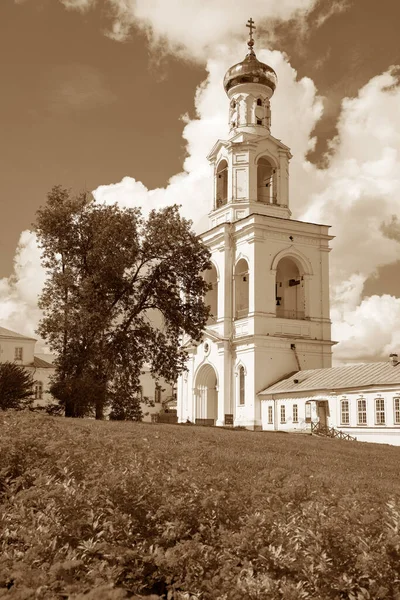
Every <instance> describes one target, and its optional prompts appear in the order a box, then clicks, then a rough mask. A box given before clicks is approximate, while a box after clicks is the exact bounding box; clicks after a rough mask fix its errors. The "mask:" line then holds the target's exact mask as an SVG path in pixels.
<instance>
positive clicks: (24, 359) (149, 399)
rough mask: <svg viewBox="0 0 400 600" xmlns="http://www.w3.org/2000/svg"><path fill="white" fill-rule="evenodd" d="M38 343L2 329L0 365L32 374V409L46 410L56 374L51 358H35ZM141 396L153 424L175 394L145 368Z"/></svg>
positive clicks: (144, 415) (42, 355) (51, 400)
mask: <svg viewBox="0 0 400 600" xmlns="http://www.w3.org/2000/svg"><path fill="white" fill-rule="evenodd" d="M35 346H36V339H35V338H31V337H27V336H25V335H22V334H21V333H16V332H15V331H11V330H10V329H6V328H5V327H0V362H7V361H8V362H14V363H16V364H18V365H21V366H23V367H24V368H25V369H26V370H27V371H29V372H30V373H31V374H32V377H33V380H34V382H35V383H34V389H33V407H45V406H46V405H48V404H50V403H51V402H53V401H54V398H53V397H52V395H51V394H50V392H49V387H50V377H51V376H52V375H54V373H55V367H54V365H53V364H52V359H53V357H52V355H51V354H49V355H45V354H35ZM140 386H141V387H140V393H141V396H142V397H143V399H145V401H144V402H142V404H141V407H142V412H143V420H144V421H151V415H153V414H157V413H159V412H160V411H161V410H162V409H163V408H164V407H167V406H169V407H171V406H172V405H173V404H174V400H175V390H174V388H173V386H171V384H168V383H167V382H165V381H164V380H162V379H161V380H159V381H155V379H154V377H153V376H152V374H151V373H150V368H149V367H148V366H147V365H145V366H144V367H143V371H142V374H141V375H140Z"/></svg>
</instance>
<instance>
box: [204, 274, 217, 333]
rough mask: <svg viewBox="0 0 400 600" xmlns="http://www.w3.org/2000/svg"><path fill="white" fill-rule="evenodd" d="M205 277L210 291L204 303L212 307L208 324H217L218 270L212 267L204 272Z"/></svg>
mask: <svg viewBox="0 0 400 600" xmlns="http://www.w3.org/2000/svg"><path fill="white" fill-rule="evenodd" d="M203 277H204V279H205V280H206V282H207V283H208V284H209V285H210V289H209V290H208V292H206V296H205V298H204V302H205V304H206V306H209V307H210V311H211V314H210V317H209V319H208V324H210V323H215V322H216V320H217V318H218V274H217V269H216V268H215V266H214V265H212V267H211V269H208V270H207V271H204V273H203Z"/></svg>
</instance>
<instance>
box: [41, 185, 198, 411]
mask: <svg viewBox="0 0 400 600" xmlns="http://www.w3.org/2000/svg"><path fill="white" fill-rule="evenodd" d="M36 233H37V236H38V240H39V243H40V246H41V248H42V262H43V265H44V267H45V269H46V271H47V280H46V283H45V286H44V290H43V293H42V295H41V297H40V303H39V306H40V308H42V310H43V313H44V317H43V319H42V321H41V322H40V325H39V328H38V333H39V334H40V335H41V336H42V337H43V338H44V339H45V340H46V341H47V342H48V344H49V346H50V347H51V349H52V351H53V352H55V353H56V355H57V359H56V363H55V364H56V378H55V380H54V382H53V384H54V385H53V388H52V390H53V393H54V394H55V396H56V397H57V398H58V400H59V401H60V403H61V405H62V406H63V407H64V408H65V414H66V416H71V417H76V416H82V415H88V414H90V413H91V412H92V411H93V410H95V414H96V417H99V418H101V417H102V414H103V409H104V407H105V406H107V405H108V404H110V403H111V404H112V405H113V402H114V401H116V402H117V404H116V405H115V406H113V408H114V409H115V411H116V412H118V414H119V415H120V416H121V415H122V414H135V415H136V416H138V415H139V414H140V407H139V406H138V394H137V392H138V389H139V385H140V381H139V377H140V372H141V370H142V367H143V364H144V363H148V364H149V365H150V367H151V371H152V373H153V374H154V375H155V376H158V377H163V378H164V379H166V380H167V381H174V380H175V379H176V377H177V375H178V374H179V373H180V372H181V371H182V370H183V369H184V365H185V361H186V352H185V350H184V349H182V348H181V347H180V344H179V342H180V339H181V336H182V334H184V333H186V334H187V335H189V336H190V337H191V338H193V339H194V340H199V339H200V338H201V335H202V331H203V329H204V326H205V324H206V321H207V318H208V314H209V309H208V308H207V307H206V306H205V304H204V301H203V298H204V294H205V292H206V290H207V289H208V285H207V284H206V283H205V281H204V279H203V277H202V275H201V273H202V272H203V271H204V270H205V269H208V268H210V253H209V251H208V249H207V248H206V247H205V246H204V245H203V244H202V242H201V241H200V240H199V239H198V237H197V236H196V235H195V234H194V232H193V231H192V230H191V223H190V221H187V220H185V219H182V218H181V217H180V215H179V210H178V207H177V206H171V207H166V208H164V209H161V210H159V211H154V210H153V211H151V213H150V215H149V217H148V218H147V220H146V219H144V218H143V217H142V216H141V213H140V210H139V209H127V208H125V209H124V208H119V207H118V206H116V205H112V206H105V205H99V204H95V203H94V201H93V199H92V198H91V197H90V196H88V195H87V194H81V195H79V196H76V197H74V196H71V194H70V193H69V192H68V190H65V189H63V188H61V187H60V186H56V187H55V188H53V189H52V190H51V192H50V193H49V194H48V200H47V204H46V206H45V207H43V208H41V209H40V210H39V211H38V213H37V223H36ZM120 395H122V398H121V397H120ZM121 403H122V404H123V405H124V410H123V411H122V412H121ZM129 403H131V406H130V405H129Z"/></svg>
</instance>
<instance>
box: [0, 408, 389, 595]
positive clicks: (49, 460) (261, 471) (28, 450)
mask: <svg viewBox="0 0 400 600" xmlns="http://www.w3.org/2000/svg"><path fill="white" fill-rule="evenodd" d="M399 529H400V448H395V447H390V446H381V445H373V444H362V443H356V442H344V441H340V440H332V439H320V438H315V437H310V436H301V435H287V434H282V433H262V432H260V433H252V432H247V431H228V430H221V429H214V428H213V429H209V428H201V427H194V426H174V425H161V424H159V425H148V424H136V423H113V422H96V421H89V420H74V421H73V420H67V419H62V418H57V417H47V416H42V415H37V414H32V413H1V414H0V598H1V599H3V598H6V599H8V598H10V599H17V600H30V599H32V600H33V599H38V598H39V599H40V600H47V599H53V598H56V599H62V598H63V599H71V600H72V599H74V600H84V599H88V600H112V599H113V600H122V599H123V598H141V597H144V598H168V599H169V600H172V599H178V600H191V599H192V600H195V599H197V600H200V599H201V600H207V599H212V600H231V599H232V600H243V599H249V600H252V599H256V598H261V599H271V600H274V599H275V598H276V599H278V598H279V599H281V598H283V599H285V600H300V599H306V598H312V599H318V598H321V599H323V600H327V599H331V598H332V599H349V600H366V599H371V600H376V599H381V598H382V599H384V598H388V599H389V598H390V599H397V600H400V591H399V590H400V533H399Z"/></svg>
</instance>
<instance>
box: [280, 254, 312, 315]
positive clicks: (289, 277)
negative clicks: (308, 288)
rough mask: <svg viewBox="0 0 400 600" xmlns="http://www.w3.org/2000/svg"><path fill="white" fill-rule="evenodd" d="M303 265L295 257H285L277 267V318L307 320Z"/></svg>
mask: <svg viewBox="0 0 400 600" xmlns="http://www.w3.org/2000/svg"><path fill="white" fill-rule="evenodd" d="M304 285H305V282H304V271H303V269H302V265H301V263H300V262H299V261H297V260H296V259H295V258H294V257H291V256H284V257H283V258H281V259H280V260H279V262H278V264H277V267H276V283H275V292H276V316H277V317H281V318H284V319H305V317H306V306H305V289H304Z"/></svg>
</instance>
